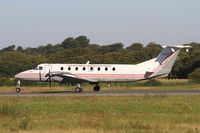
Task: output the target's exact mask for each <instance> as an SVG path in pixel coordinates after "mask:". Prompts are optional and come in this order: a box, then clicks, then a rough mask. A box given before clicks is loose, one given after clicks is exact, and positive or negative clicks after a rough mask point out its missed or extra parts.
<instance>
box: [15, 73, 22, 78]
mask: <svg viewBox="0 0 200 133" xmlns="http://www.w3.org/2000/svg"><path fill="white" fill-rule="evenodd" d="M15 78H16V79H23V74H22V73H18V74H16V75H15Z"/></svg>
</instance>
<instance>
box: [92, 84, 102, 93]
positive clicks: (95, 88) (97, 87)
mask: <svg viewBox="0 0 200 133" xmlns="http://www.w3.org/2000/svg"><path fill="white" fill-rule="evenodd" d="M100 89H101V88H100V86H99V85H98V84H97V85H95V86H94V87H93V90H94V91H100Z"/></svg>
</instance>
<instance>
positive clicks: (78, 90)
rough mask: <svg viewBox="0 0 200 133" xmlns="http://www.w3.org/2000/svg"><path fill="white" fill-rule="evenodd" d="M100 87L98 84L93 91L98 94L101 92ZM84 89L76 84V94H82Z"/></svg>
mask: <svg viewBox="0 0 200 133" xmlns="http://www.w3.org/2000/svg"><path fill="white" fill-rule="evenodd" d="M100 89H101V88H100V86H99V85H98V84H96V85H95V86H94V87H93V90H94V91H95V92H97V91H100ZM82 90H83V89H82V87H81V84H76V88H75V92H78V93H79V92H82Z"/></svg>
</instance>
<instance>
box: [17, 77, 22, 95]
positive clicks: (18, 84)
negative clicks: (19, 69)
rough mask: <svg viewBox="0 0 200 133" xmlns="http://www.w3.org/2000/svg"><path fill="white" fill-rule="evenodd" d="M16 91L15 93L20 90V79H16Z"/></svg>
mask: <svg viewBox="0 0 200 133" xmlns="http://www.w3.org/2000/svg"><path fill="white" fill-rule="evenodd" d="M16 92H17V93H20V92H21V88H20V80H18V81H17V87H16Z"/></svg>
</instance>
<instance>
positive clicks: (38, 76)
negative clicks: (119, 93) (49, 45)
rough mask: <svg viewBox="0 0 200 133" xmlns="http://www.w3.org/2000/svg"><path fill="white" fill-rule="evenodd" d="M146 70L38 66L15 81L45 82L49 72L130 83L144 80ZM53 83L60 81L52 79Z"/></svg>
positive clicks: (18, 75)
mask: <svg viewBox="0 0 200 133" xmlns="http://www.w3.org/2000/svg"><path fill="white" fill-rule="evenodd" d="M146 71H147V70H146V68H144V67H141V66H137V65H119V64H115V65H114V64H40V65H38V67H37V68H36V69H33V70H27V71H24V72H21V73H19V74H17V75H16V77H17V79H21V80H28V81H47V79H48V77H47V76H46V75H47V74H48V73H49V72H59V73H71V74H73V75H75V76H76V77H78V78H80V79H86V80H90V81H94V82H131V81H137V80H142V79H145V72H146ZM52 80H53V81H59V82H60V81H62V80H63V78H61V77H56V76H55V77H53V78H52Z"/></svg>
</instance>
